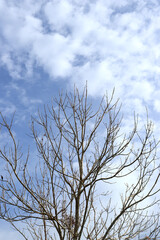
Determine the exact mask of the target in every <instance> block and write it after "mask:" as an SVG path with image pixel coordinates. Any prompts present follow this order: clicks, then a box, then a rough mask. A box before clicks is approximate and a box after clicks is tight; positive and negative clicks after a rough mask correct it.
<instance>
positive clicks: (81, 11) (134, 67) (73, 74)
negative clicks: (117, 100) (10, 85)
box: [0, 0, 160, 109]
mask: <svg viewBox="0 0 160 240" xmlns="http://www.w3.org/2000/svg"><path fill="white" fill-rule="evenodd" d="M3 12H5V14H3ZM159 12H160V3H159V2H158V1H153V0H152V1H150V3H148V2H147V1H145V0H142V1H138V0H135V1H134V2H132V3H131V2H130V1H121V2H120V3H119V2H117V1H107V2H106V1H104V0H100V1H92V2H90V1H89V0H86V1H84V2H83V3H80V2H77V1H71V0H64V1H56V0H52V1H40V2H39V4H35V3H33V1H31V0H30V1H24V2H23V3H22V2H18V3H17V2H14V1H10V2H9V3H7V2H5V1H1V4H0V31H1V38H0V41H1V47H0V48H1V57H0V58H1V64H2V65H5V66H6V67H7V68H8V71H9V72H10V74H11V75H12V77H13V78H24V76H25V75H26V76H27V77H28V76H31V74H32V72H33V71H34V66H35V65H36V66H40V67H42V68H43V69H44V70H45V71H46V72H47V73H48V74H49V75H50V76H51V79H53V80H56V79H57V78H58V77H60V78H61V79H62V78H63V79H67V80H68V79H69V83H71V82H72V83H73V82H76V84H77V85H79V86H80V85H83V84H84V83H85V82H86V80H87V81H88V86H89V93H90V94H91V95H93V96H95V95H101V94H103V93H104V92H105V90H106V89H109V90H110V89H111V88H112V87H113V86H115V87H116V89H117V95H118V94H119V95H120V97H122V98H127V97H133V98H134V97H135V98H136V99H139V101H142V100H143V101H144V102H145V103H147V102H148V101H150V102H153V101H154V100H153V92H154V90H155V89H156V86H157V83H156V82H155V80H154V79H158V78H159V76H160V67H159V62H160V61H159V60H160V43H159V36H160V28H159V24H158V23H159V21H160V14H159ZM15 33H16V34H15ZM2 46H3V47H2ZM77 58H81V62H80V61H79V62H78V63H77V62H76V61H77ZM82 82H83V84H82ZM124 93H125V94H124ZM136 101H137V100H136ZM155 109H156V108H155Z"/></svg>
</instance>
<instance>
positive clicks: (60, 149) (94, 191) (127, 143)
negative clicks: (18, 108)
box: [0, 87, 160, 240]
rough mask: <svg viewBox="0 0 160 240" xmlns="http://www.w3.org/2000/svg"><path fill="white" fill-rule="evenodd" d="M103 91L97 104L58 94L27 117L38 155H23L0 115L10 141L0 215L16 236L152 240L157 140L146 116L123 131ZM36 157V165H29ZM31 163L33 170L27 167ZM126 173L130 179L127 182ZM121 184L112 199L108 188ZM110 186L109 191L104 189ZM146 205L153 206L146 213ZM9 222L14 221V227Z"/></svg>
mask: <svg viewBox="0 0 160 240" xmlns="http://www.w3.org/2000/svg"><path fill="white" fill-rule="evenodd" d="M113 94H114V92H113V93H112V95H111V97H110V98H108V96H104V97H103V99H102V101H101V102H100V104H99V106H98V108H97V110H95V108H96V107H94V106H93V105H92V103H91V101H90V100H88V96H87V87H86V88H85V89H84V92H83V93H82V95H80V93H79V91H78V90H77V89H75V90H74V93H73V94H71V93H70V94H65V95H63V94H61V95H59V98H58V99H55V100H54V102H53V103H52V105H51V107H44V112H43V113H40V112H39V113H38V118H36V119H35V118H33V117H32V121H31V132H32V137H33V139H34V141H35V144H36V149H37V152H38V157H37V156H35V159H33V158H31V157H30V154H29V151H28V154H27V157H26V158H24V156H23V154H22V153H21V147H20V145H19V143H18V142H17V140H16V139H15V137H14V134H13V130H12V125H13V119H12V120H11V122H10V123H9V122H8V121H7V120H6V118H5V117H4V116H3V115H2V114H1V127H2V128H4V129H6V131H7V132H8V134H9V137H10V142H11V143H10V146H9V147H8V145H7V146H5V147H4V148H2V147H1V148H0V157H1V159H2V160H4V162H5V163H6V165H5V172H3V178H1V181H0V189H1V192H0V218H1V219H4V220H6V221H8V222H10V223H11V224H12V226H14V227H15V229H16V230H17V231H19V233H20V234H21V235H22V236H23V238H24V239H29V238H30V237H31V238H32V239H35V240H36V239H37V240H39V239H45V240H51V239H60V240H62V239H67V240H71V239H72V240H80V239H89V240H100V239H101V240H106V239H108V240H109V239H110V240H115V239H140V238H142V237H141V236H143V237H145V236H149V238H151V239H152V238H154V239H158V238H157V237H158V234H159V213H158V212H157V208H156V211H154V209H155V208H154V206H155V207H156V206H158V203H159V198H158V197H157V194H158V193H159V177H160V172H159V163H158V161H159V160H158V158H157V153H156V152H157V151H156V150H157V147H158V142H156V141H155V139H154V136H153V124H152V122H150V121H149V120H148V118H147V120H146V124H145V125H144V128H143V131H142V129H140V130H139V131H138V120H137V118H136V117H135V118H134V121H133V122H134V126H133V129H132V131H131V132H130V133H127V134H124V133H123V131H122V129H125V128H123V122H122V118H121V113H120V105H119V102H118V101H116V102H114V99H113ZM36 162H37V163H36ZM33 168H34V170H33ZM128 176H130V177H132V178H133V181H132V184H130V183H129V182H128V183H127V182H126V181H127V179H128ZM120 181H123V182H124V183H125V189H124V191H123V192H122V193H121V195H120V196H119V197H118V199H114V198H113V197H114V196H115V195H114V186H118V184H119V186H120ZM111 189H112V190H113V193H112V191H111ZM150 209H152V210H153V211H151V210H150ZM17 222H21V225H22V224H24V226H21V229H19V228H18V225H17Z"/></svg>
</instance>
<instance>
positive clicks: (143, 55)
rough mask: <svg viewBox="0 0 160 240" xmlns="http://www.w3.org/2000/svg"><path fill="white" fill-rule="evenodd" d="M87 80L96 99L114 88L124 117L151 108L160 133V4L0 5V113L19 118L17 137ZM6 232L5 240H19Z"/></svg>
mask: <svg viewBox="0 0 160 240" xmlns="http://www.w3.org/2000/svg"><path fill="white" fill-rule="evenodd" d="M86 81H87V82H88V92H89V95H90V96H91V97H93V98H98V97H101V96H102V95H103V94H104V93H105V92H106V90H107V91H108V92H110V91H111V90H112V89H113V87H115V89H116V97H120V99H121V101H122V102H123V104H124V106H125V107H123V111H124V115H125V114H127V116H128V114H130V115H132V114H133V112H134V110H135V111H136V112H137V113H139V115H140V116H142V119H143V116H144V115H145V107H147V108H148V111H149V116H150V118H151V119H152V120H153V121H154V123H155V128H156V130H158V129H160V126H159V125H160V124H159V122H158V121H159V116H160V1H159V0H120V1H118V0H83V1H79V0H39V1H33V0H22V1H21V0H7V1H6V0H1V1H0V111H1V112H2V113H3V114H4V115H6V116H8V117H11V116H12V114H13V113H14V112H15V111H16V117H15V121H16V131H17V132H22V131H20V129H23V130H24V126H26V127H27V126H28V121H29V118H30V115H31V114H34V113H35V111H36V109H37V108H40V109H41V107H42V106H43V104H47V103H49V101H50V99H51V98H52V97H53V96H56V95H57V94H58V92H59V91H60V90H62V89H68V90H71V91H72V89H73V86H74V84H76V86H77V87H78V88H79V89H82V88H83V86H84V85H85V83H86ZM130 115H129V116H130ZM25 131H26V132H27V130H24V131H23V133H25ZM0 140H2V139H0ZM0 171H1V169H0ZM7 231H8V228H7V227H4V228H3V231H2V230H1V233H0V240H1V239H5V237H6V236H7V239H8V240H11V239H13V235H12V234H13V233H12V232H11V233H10V239H9V235H8V232H7ZM3 232H4V233H3ZM15 238H16V237H15Z"/></svg>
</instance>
